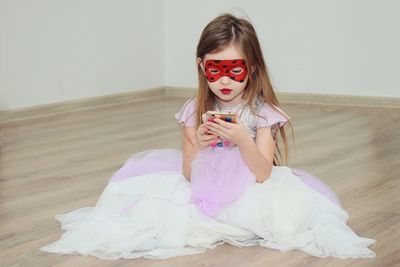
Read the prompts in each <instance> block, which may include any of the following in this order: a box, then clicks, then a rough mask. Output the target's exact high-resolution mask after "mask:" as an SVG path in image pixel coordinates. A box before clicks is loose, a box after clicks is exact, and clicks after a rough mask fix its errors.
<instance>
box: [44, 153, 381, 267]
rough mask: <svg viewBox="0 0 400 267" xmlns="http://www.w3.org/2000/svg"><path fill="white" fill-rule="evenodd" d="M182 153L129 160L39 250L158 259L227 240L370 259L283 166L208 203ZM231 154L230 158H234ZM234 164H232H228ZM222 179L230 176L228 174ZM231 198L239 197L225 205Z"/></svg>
mask: <svg viewBox="0 0 400 267" xmlns="http://www.w3.org/2000/svg"><path fill="white" fill-rule="evenodd" d="M181 153H182V152H181V151H179V150H173V149H167V150H154V151H146V152H142V153H139V154H135V155H133V156H132V157H131V158H130V159H129V160H128V161H127V162H126V163H125V165H124V166H123V167H122V168H121V170H123V171H121V170H120V171H118V172H117V173H116V175H114V177H113V179H111V180H110V182H109V183H108V185H107V186H106V188H105V189H104V191H103V193H102V195H101V197H100V199H99V200H98V202H97V203H96V205H95V206H94V207H86V208H81V209H77V210H74V211H72V212H68V213H65V214H61V215H57V216H56V219H57V220H59V221H60V222H61V226H62V229H63V230H65V231H66V232H65V233H64V234H63V235H62V236H61V238H60V239H59V240H57V241H56V242H54V243H52V244H50V245H47V246H45V247H42V248H41V250H42V251H46V252H53V253H59V254H76V253H79V254H82V255H93V256H96V257H99V258H103V259H118V258H138V257H146V258H154V259H165V258H170V257H175V256H180V255H189V254H195V253H202V252H204V251H205V250H206V249H213V248H215V247H216V246H217V245H219V244H222V243H224V242H227V243H230V244H232V245H235V246H239V247H241V246H251V245H261V246H265V247H267V248H271V249H276V250H281V251H288V250H292V249H299V250H302V251H304V252H306V253H308V254H310V255H313V256H318V257H327V256H332V257H338V258H369V257H374V256H375V254H374V253H373V252H372V251H371V250H369V249H368V246H369V245H371V244H373V243H374V242H375V241H374V240H373V239H368V238H364V237H359V236H358V235H357V234H355V233H354V232H353V231H352V230H351V228H349V227H348V226H347V224H346V222H347V219H348V215H347V213H346V212H345V211H344V210H343V209H342V208H341V207H340V205H338V204H337V203H335V202H334V201H332V200H331V199H330V198H329V197H328V196H327V195H324V194H323V193H321V192H320V191H318V190H316V189H314V188H312V187H310V185H309V184H307V183H305V182H303V180H302V179H300V178H299V177H298V176H296V175H295V174H294V173H293V171H292V170H291V169H290V168H287V167H283V166H279V167H278V166H274V167H273V169H272V173H271V176H270V177H269V179H267V180H266V181H265V182H264V183H251V184H250V185H246V184H247V182H249V183H250V180H251V179H253V178H251V179H250V178H249V180H248V181H247V180H243V181H241V182H240V183H238V184H236V185H239V184H245V186H244V188H246V189H245V190H236V189H235V186H232V189H233V192H235V193H234V194H230V193H228V191H229V190H228V189H227V188H224V187H222V186H216V187H215V189H213V190H215V191H214V193H216V192H217V191H219V190H226V192H225V193H226V195H225V193H224V194H222V195H224V197H221V198H214V193H213V194H211V195H207V194H205V193H206V192H205V191H202V190H199V191H198V192H197V193H195V194H193V193H192V190H193V189H194V188H191V186H192V184H191V183H190V182H188V181H187V180H186V179H185V177H184V176H183V175H182V172H181V169H179V170H178V171H176V168H177V164H178V163H181V160H179V158H178V159H177V158H174V159H173V157H175V156H177V155H179V156H180V157H181V156H182V154H181ZM210 153H211V151H210ZM203 155H204V156H205V157H204V162H203V163H196V164H199V166H200V165H201V164H207V160H206V159H207V158H208V157H207V156H206V155H207V153H204V154H203ZM216 155H217V154H216ZM233 155H234V154H233V153H232V160H233V159H234V158H235V157H237V155H236V156H235V157H234V156H233ZM209 159H210V160H215V158H209ZM240 160H242V159H241V158H236V159H235V160H233V162H231V164H232V165H233V166H234V165H236V164H238V161H240ZM139 163H141V164H143V163H146V164H149V165H148V166H150V164H153V165H154V166H156V165H157V164H158V163H160V164H161V163H165V165H164V167H165V166H166V168H167V169H168V170H164V171H163V170H160V169H157V170H155V171H151V167H148V168H140V169H137V168H136V167H137V166H139V165H140V166H141V164H139ZM130 164H132V165H131V166H127V165H130ZM222 164H225V163H222ZM135 166H136V167H135ZM195 168H196V167H195ZM233 170H234V169H233ZM199 173H200V172H199ZM244 173H245V172H244ZM204 174H206V173H204ZM227 177H237V176H236V173H235V174H232V173H230V175H229V176H227ZM303 178H304V177H303ZM199 179H200V176H199ZM227 179H228V178H227ZM208 182H211V181H208ZM205 188H208V187H204V188H203V187H199V189H205ZM217 188H219V189H217ZM228 188H229V185H228ZM196 195H197V196H204V197H205V198H206V199H207V197H209V196H211V197H209V200H210V201H211V200H212V201H216V200H217V203H220V204H222V205H220V207H223V208H221V209H217V210H214V209H211V211H212V215H213V216H207V214H206V213H207V209H206V212H204V211H205V210H204V209H201V208H199V205H198V203H196V201H193V198H194V197H193V196H196ZM234 196H235V197H238V198H236V199H234V200H232V198H233V197H234ZM195 199H196V198H195Z"/></svg>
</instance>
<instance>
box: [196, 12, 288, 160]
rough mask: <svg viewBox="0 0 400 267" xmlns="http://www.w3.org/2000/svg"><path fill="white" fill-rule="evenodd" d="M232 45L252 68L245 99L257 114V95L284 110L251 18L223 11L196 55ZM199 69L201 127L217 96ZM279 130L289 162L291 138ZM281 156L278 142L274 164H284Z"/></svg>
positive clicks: (206, 30)
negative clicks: (202, 118) (238, 16)
mask: <svg viewBox="0 0 400 267" xmlns="http://www.w3.org/2000/svg"><path fill="white" fill-rule="evenodd" d="M231 44H235V45H237V47H239V48H240V49H241V52H242V54H243V55H244V59H245V60H246V64H247V68H248V69H249V79H248V83H247V85H246V88H245V90H244V93H243V99H244V101H245V102H246V103H247V104H248V105H249V106H250V108H251V110H252V111H253V113H255V112H254V107H253V104H252V103H254V102H255V99H256V98H260V99H261V100H263V101H264V102H265V103H267V104H269V105H270V106H271V107H272V108H274V109H275V110H276V111H278V112H280V111H279V110H278V109H276V108H275V107H278V108H280V107H281V105H280V104H279V101H278V99H277V97H276V95H275V93H274V90H273V87H272V84H271V81H270V78H269V75H268V72H267V67H266V64H265V62H264V57H263V54H262V51H261V47H260V43H259V41H258V38H257V35H256V31H255V29H254V28H253V26H252V25H251V23H250V22H249V21H247V20H245V19H241V18H237V17H235V16H233V15H231V14H223V15H220V16H218V17H216V18H215V19H213V20H212V21H211V22H210V23H209V24H208V25H207V26H206V27H205V28H204V30H203V32H202V34H201V36H200V40H199V43H198V45H197V51H196V56H197V58H200V59H201V60H203V59H204V57H205V55H206V54H208V53H215V52H219V51H221V50H223V49H224V48H226V47H228V46H229V45H231ZM250 70H251V71H250ZM197 71H198V81H199V90H198V93H197V101H196V102H197V111H196V114H195V116H196V124H197V127H198V126H199V125H200V124H201V115H202V114H203V113H205V112H206V111H207V110H213V109H214V106H215V104H216V103H215V101H216V98H215V95H214V94H213V92H212V91H211V90H209V88H208V83H207V79H206V77H205V75H204V72H203V70H202V68H201V66H200V64H198V66H197ZM252 71H253V72H252ZM288 125H289V126H290V128H291V130H292V132H293V128H292V125H291V123H290V122H288ZM279 133H280V136H281V138H282V141H283V144H284V148H285V154H284V163H285V164H287V162H288V141H287V136H286V132H285V129H284V127H280V128H279ZM277 136H278V135H277ZM281 159H282V153H281V151H280V148H279V145H278V142H277V152H276V153H275V155H274V162H273V163H274V165H281V163H282V161H281Z"/></svg>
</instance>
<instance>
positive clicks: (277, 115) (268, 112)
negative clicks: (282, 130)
mask: <svg viewBox="0 0 400 267" xmlns="http://www.w3.org/2000/svg"><path fill="white" fill-rule="evenodd" d="M275 108H276V109H277V110H275V109H273V108H272V107H271V106H270V105H268V104H267V103H264V104H263V105H262V106H261V109H260V111H259V113H258V117H257V129H258V128H262V127H269V126H272V125H277V126H278V127H283V126H285V125H286V123H287V122H288V120H289V119H290V118H289V116H288V115H287V114H286V113H285V112H284V111H283V110H282V109H280V108H278V107H275Z"/></svg>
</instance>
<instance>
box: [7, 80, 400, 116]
mask: <svg viewBox="0 0 400 267" xmlns="http://www.w3.org/2000/svg"><path fill="white" fill-rule="evenodd" d="M276 94H277V97H278V99H279V100H280V102H281V103H296V104H316V105H345V106H361V107H379V108H400V98H399V97H377V96H352V95H325V94H308V93H290V92H276ZM195 95H196V89H195V88H189V87H173V86H165V87H158V88H151V89H146V90H138V91H132V92H126V93H120V94H113V95H106V96H99V97H92V98H86V99H78V100H72V101H64V102H59V103H52V104H46V105H40V106H34V107H28V108H19V109H11V110H4V111H0V122H2V123H5V122H14V121H20V120H26V119H32V118H38V117H45V116H50V115H56V114H61V113H66V112H75V111H80V110H86V109H92V108H96V107H104V106H112V105H116V104H123V103H130V102H135V101H140V100H144V99H147V98H150V97H151V98H153V97H160V96H161V97H163V96H170V97H185V98H190V97H193V96H195Z"/></svg>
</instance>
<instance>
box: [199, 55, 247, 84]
mask: <svg viewBox="0 0 400 267" xmlns="http://www.w3.org/2000/svg"><path fill="white" fill-rule="evenodd" d="M205 73H206V77H207V80H208V81H209V82H216V81H218V80H219V79H220V78H221V77H222V76H228V77H229V78H231V79H232V80H234V81H236V82H240V83H242V82H244V80H245V79H246V76H247V67H246V62H245V61H244V60H243V59H233V60H214V59H211V60H207V61H206V64H205Z"/></svg>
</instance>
